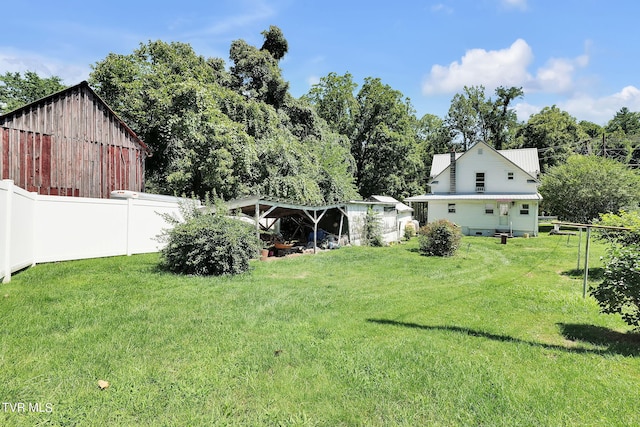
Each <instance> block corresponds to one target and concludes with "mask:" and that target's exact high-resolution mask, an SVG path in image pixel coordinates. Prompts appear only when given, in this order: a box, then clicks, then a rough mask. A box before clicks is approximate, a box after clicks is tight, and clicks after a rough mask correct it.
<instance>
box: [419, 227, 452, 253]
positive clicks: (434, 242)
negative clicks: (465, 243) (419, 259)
mask: <svg viewBox="0 0 640 427" xmlns="http://www.w3.org/2000/svg"><path fill="white" fill-rule="evenodd" d="M461 239H462V232H461V231H460V228H459V227H458V226H457V225H455V224H454V223H452V222H450V221H448V220H446V219H440V220H437V221H433V222H430V223H429V224H427V225H425V226H423V227H422V228H420V232H419V233H418V243H419V245H420V253H421V254H423V255H429V256H452V255H453V254H455V253H456V250H458V247H459V246H460V240H461Z"/></svg>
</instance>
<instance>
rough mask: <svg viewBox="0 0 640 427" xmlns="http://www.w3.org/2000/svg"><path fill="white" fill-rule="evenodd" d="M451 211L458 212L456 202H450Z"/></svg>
mask: <svg viewBox="0 0 640 427" xmlns="http://www.w3.org/2000/svg"><path fill="white" fill-rule="evenodd" d="M449 213H456V204H455V203H449Z"/></svg>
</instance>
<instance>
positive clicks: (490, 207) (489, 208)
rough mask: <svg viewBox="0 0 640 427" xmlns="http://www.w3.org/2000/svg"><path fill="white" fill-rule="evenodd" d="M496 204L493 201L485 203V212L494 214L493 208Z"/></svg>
mask: <svg viewBox="0 0 640 427" xmlns="http://www.w3.org/2000/svg"><path fill="white" fill-rule="evenodd" d="M494 208H495V206H494V204H493V203H487V204H485V205H484V213H485V214H487V215H493V210H494Z"/></svg>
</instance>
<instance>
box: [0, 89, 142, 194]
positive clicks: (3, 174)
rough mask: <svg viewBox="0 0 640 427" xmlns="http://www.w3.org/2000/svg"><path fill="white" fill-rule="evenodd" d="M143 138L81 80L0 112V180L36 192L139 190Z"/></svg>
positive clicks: (86, 192) (89, 192) (96, 192)
mask: <svg viewBox="0 0 640 427" xmlns="http://www.w3.org/2000/svg"><path fill="white" fill-rule="evenodd" d="M148 155H149V150H148V148H147V146H146V145H145V144H144V142H143V141H142V140H141V139H140V138H139V137H138V136H137V135H136V134H135V133H134V132H133V131H132V130H131V129H130V128H129V127H128V126H127V125H126V124H125V123H124V122H123V121H122V120H121V119H120V118H118V116H117V115H116V114H115V113H114V112H113V110H111V108H109V106H108V105H107V104H106V103H105V102H104V101H103V100H102V99H100V97H99V96H98V95H97V94H96V93H95V92H94V91H93V90H92V89H91V88H90V87H89V84H88V83H87V82H82V83H80V84H78V85H76V86H72V87H70V88H68V89H65V90H63V91H60V92H57V93H54V94H53V95H50V96H47V97H45V98H42V99H40V100H38V101H36V102H33V103H31V104H29V105H26V106H24V107H22V108H19V109H17V110H14V111H11V112H9V113H7V114H5V115H1V116H0V178H1V179H12V180H13V181H14V182H15V184H16V185H17V186H19V187H22V188H24V189H26V190H27V191H35V192H37V193H39V194H48V195H61V196H76V197H97V198H108V197H109V195H110V193H111V191H113V190H133V191H143V190H144V162H145V158H146V157H147V156H148Z"/></svg>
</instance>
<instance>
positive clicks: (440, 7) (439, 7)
mask: <svg viewBox="0 0 640 427" xmlns="http://www.w3.org/2000/svg"><path fill="white" fill-rule="evenodd" d="M431 12H434V13H444V14H447V15H450V14H452V13H453V9H452V8H451V7H449V6H447V5H446V4H444V3H438V4H434V5H433V6H431Z"/></svg>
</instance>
